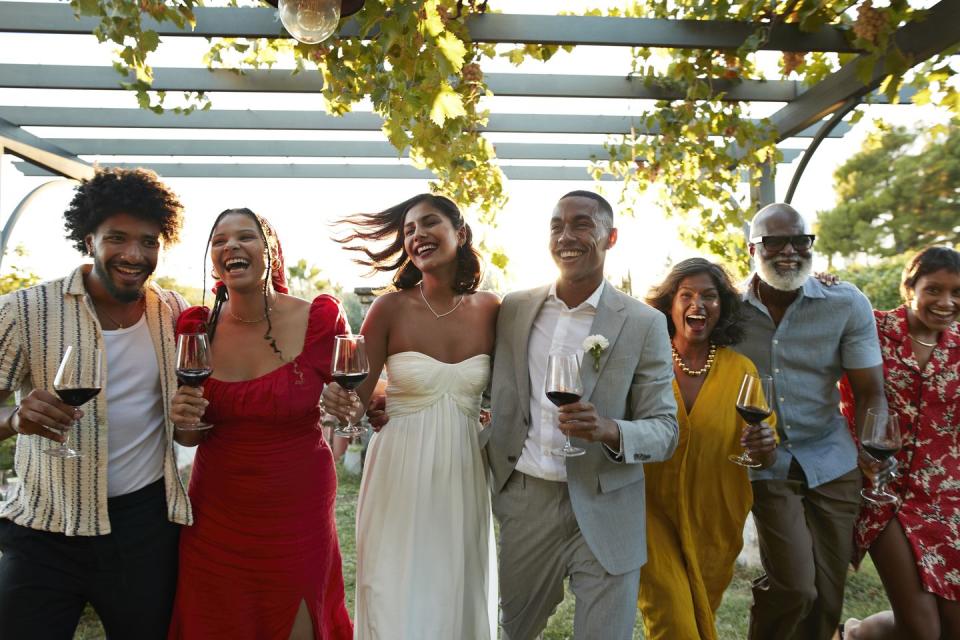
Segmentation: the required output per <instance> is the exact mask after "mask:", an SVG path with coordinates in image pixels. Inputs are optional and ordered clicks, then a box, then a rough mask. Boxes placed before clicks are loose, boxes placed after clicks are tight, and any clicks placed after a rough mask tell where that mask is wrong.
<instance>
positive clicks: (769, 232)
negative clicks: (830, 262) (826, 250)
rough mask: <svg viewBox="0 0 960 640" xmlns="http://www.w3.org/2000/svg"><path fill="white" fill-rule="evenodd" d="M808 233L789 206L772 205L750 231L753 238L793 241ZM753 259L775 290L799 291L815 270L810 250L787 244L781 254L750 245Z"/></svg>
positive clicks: (761, 214)
mask: <svg viewBox="0 0 960 640" xmlns="http://www.w3.org/2000/svg"><path fill="white" fill-rule="evenodd" d="M806 233H809V231H808V230H807V225H806V222H805V221H804V219H803V218H802V217H801V216H800V214H798V213H797V212H796V211H795V210H794V209H793V208H792V207H790V206H788V205H771V206H769V207H767V208H766V209H764V210H763V211H761V212H760V213H758V214H757V217H756V218H754V220H753V225H752V226H751V229H750V237H751V238H755V237H758V236H774V237H790V236H798V235H803V234H806ZM750 255H752V256H753V257H754V258H756V261H757V273H759V274H760V278H761V279H762V280H763V281H764V282H766V283H767V284H768V285H770V286H771V287H773V288H774V289H779V290H780V291H796V290H797V289H799V288H800V287H802V286H803V283H804V282H805V281H806V280H807V277H808V276H809V275H810V271H811V270H812V269H813V252H812V249H811V248H809V247H808V248H807V249H804V250H802V251H797V249H796V247H794V246H793V244H792V243H790V242H786V243H784V246H783V248H782V249H780V250H779V251H770V250H769V249H768V248H767V247H766V246H765V245H764V244H763V243H762V242H760V243H757V244H751V245H750Z"/></svg>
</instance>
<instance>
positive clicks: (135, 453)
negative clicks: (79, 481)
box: [103, 314, 165, 498]
mask: <svg viewBox="0 0 960 640" xmlns="http://www.w3.org/2000/svg"><path fill="white" fill-rule="evenodd" d="M103 338H104V342H105V343H106V355H107V384H106V392H107V425H108V436H109V439H108V440H109V452H108V462H107V495H108V496H109V497H111V498H112V497H114V496H122V495H124V494H127V493H132V492H133V491H136V490H137V489H141V488H143V487H145V486H147V485H148V484H150V483H152V482H154V481H156V480H159V479H160V478H162V477H163V448H164V441H165V438H164V430H163V394H162V392H161V390H160V366H159V364H157V354H156V352H155V351H154V349H153V340H152V339H151V337H150V328H149V327H148V326H147V318H146V314H144V315H142V316H140V320H139V321H138V322H137V323H136V324H135V325H133V326H132V327H127V328H125V329H117V330H115V331H104V332H103Z"/></svg>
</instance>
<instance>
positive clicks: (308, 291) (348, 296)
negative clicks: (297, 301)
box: [287, 258, 366, 331]
mask: <svg viewBox="0 0 960 640" xmlns="http://www.w3.org/2000/svg"><path fill="white" fill-rule="evenodd" d="M287 286H288V287H289V288H290V294H291V295H294V296H297V297H298V298H303V299H304V300H313V299H314V298H316V297H317V296H318V295H320V294H321V293H326V294H329V295H332V296H334V297H336V298H338V299H339V300H340V302H341V303H342V304H343V308H344V310H345V311H346V312H347V320H348V321H349V323H350V328H351V329H352V330H353V331H359V330H360V325H361V324H363V316H364V315H365V311H366V310H365V309H364V308H363V305H362V304H360V300H359V299H358V298H357V296H356V294H355V293H354V292H352V291H346V290H345V289H344V288H343V286H342V285H340V284H336V283H334V282H333V281H332V280H330V279H329V278H326V277H325V276H324V275H323V271H321V270H320V268H319V267H317V266H315V265H311V264H309V263H307V261H306V260H304V259H303V258H301V259H300V260H297V262H296V263H294V264H292V265H288V266H287Z"/></svg>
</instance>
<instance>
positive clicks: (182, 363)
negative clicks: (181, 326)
mask: <svg viewBox="0 0 960 640" xmlns="http://www.w3.org/2000/svg"><path fill="white" fill-rule="evenodd" d="M212 373H213V364H212V357H211V354H210V341H209V339H208V338H207V334H206V333H202V332H201V333H181V334H180V335H179V336H177V381H178V382H179V383H180V384H181V385H183V386H185V387H194V388H196V387H199V386H201V385H202V384H203V383H204V381H206V379H207V378H209V377H210V374H212ZM211 427H213V425H212V424H208V423H206V422H204V421H203V420H202V419H201V420H200V422H198V423H197V424H194V425H178V426H177V428H178V429H180V430H181V431H205V430H206V429H209V428H211Z"/></svg>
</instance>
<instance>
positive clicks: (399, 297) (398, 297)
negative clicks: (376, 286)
mask: <svg viewBox="0 0 960 640" xmlns="http://www.w3.org/2000/svg"><path fill="white" fill-rule="evenodd" d="M406 298H407V296H406V295H404V292H403V291H388V292H387V293H384V294H382V295H379V296H377V297H376V299H375V300H374V301H373V304H371V305H370V310H369V311H368V312H367V313H368V314H371V313H373V314H383V313H391V312H393V311H396V310H397V309H399V308H400V307H401V306H402V305H404V304H405V303H406Z"/></svg>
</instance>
